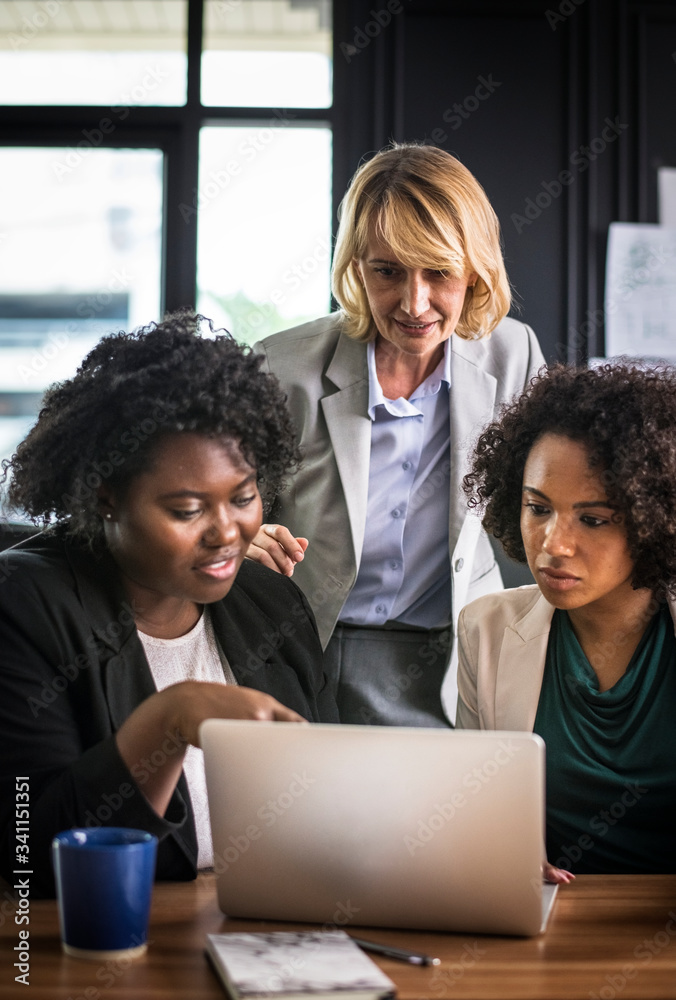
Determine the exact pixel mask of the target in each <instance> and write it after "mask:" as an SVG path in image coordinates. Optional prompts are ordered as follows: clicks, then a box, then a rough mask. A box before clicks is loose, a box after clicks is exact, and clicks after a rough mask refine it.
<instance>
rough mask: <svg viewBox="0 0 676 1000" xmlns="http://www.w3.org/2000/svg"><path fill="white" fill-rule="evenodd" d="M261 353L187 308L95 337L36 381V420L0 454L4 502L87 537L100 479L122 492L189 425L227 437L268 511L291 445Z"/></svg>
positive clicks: (94, 524)
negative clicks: (168, 438)
mask: <svg viewBox="0 0 676 1000" xmlns="http://www.w3.org/2000/svg"><path fill="white" fill-rule="evenodd" d="M205 325H206V329H205V331H204V332H205V333H206V336H202V335H201V329H204V326H205ZM261 364H262V358H261V357H260V356H259V355H256V354H254V353H253V352H252V351H251V350H250V348H246V347H242V346H240V345H239V344H238V343H237V342H236V341H235V340H234V339H233V338H232V336H231V335H230V334H229V333H228V332H227V331H220V330H219V331H215V330H214V328H213V324H212V322H211V320H208V319H205V317H203V316H200V315H196V314H194V313H191V312H185V311H184V312H178V313H174V314H173V315H169V316H167V317H166V318H165V319H164V320H163V321H162V322H161V323H151V324H150V325H149V326H145V327H141V328H140V329H138V330H136V331H135V332H133V333H117V334H111V335H110V336H107V337H104V338H103V339H102V340H101V341H100V342H99V343H98V344H97V345H96V347H95V348H94V349H93V350H92V351H91V352H90V353H89V354H88V355H87V357H86V358H85V359H84V361H83V362H82V364H81V365H80V367H79V368H78V370H77V373H76V375H75V376H74V377H73V378H71V379H68V380H66V381H64V382H57V383H55V384H54V385H52V386H51V387H50V388H49V389H48V390H47V392H46V393H45V396H44V399H43V405H42V409H41V410H40V414H39V416H38V420H37V423H36V424H35V426H34V427H33V428H32V430H31V431H30V432H29V434H28V436H27V437H26V438H25V439H24V440H23V441H22V442H21V444H20V445H19V446H18V448H17V450H16V453H15V454H14V455H13V456H12V458H11V459H10V460H5V461H4V462H3V469H4V477H3V481H5V480H6V479H7V477H8V475H9V476H10V477H11V478H10V483H9V489H8V499H9V502H10V504H11V505H12V506H13V507H14V508H16V509H17V510H21V511H22V512H24V513H25V514H26V515H28V517H29V518H30V519H31V520H32V521H33V522H34V523H36V524H42V525H49V524H52V525H55V526H58V527H59V528H60V529H61V530H63V531H65V533H66V534H67V535H68V536H69V537H70V538H71V539H72V540H73V541H78V542H80V543H82V544H85V545H87V546H89V547H90V548H92V549H94V548H97V547H98V546H99V545H101V544H102V542H103V531H102V528H101V518H100V514H98V513H97V488H98V487H99V486H100V485H101V483H102V482H103V481H104V480H105V481H106V482H107V483H109V484H110V486H111V488H112V489H113V490H114V491H116V492H118V493H120V494H123V493H124V491H125V490H126V488H127V487H128V486H129V484H130V483H131V481H132V480H133V479H134V477H135V476H137V475H138V474H139V473H140V472H142V471H143V470H144V469H146V468H147V467H148V465H149V463H150V461H151V459H152V453H153V451H154V449H155V448H156V447H157V445H158V443H159V441H160V440H161V439H162V438H163V437H164V436H165V435H167V434H171V433H176V432H182V431H192V432H195V433H198V434H204V435H207V436H209V437H218V438H224V439H228V440H234V441H236V442H237V443H238V445H239V448H240V451H241V453H242V455H243V457H244V458H245V459H246V461H247V462H249V464H250V465H251V466H253V468H255V469H256V471H257V474H258V485H259V488H260V491H261V495H262V498H263V503H264V507H265V509H266V510H268V509H269V508H270V506H271V504H272V503H273V501H274V499H275V497H276V496H277V495H278V493H279V491H280V490H281V489H282V487H283V484H284V480H285V477H286V475H287V474H288V473H290V472H291V471H293V470H295V468H296V467H297V465H298V462H299V458H300V455H299V452H298V448H297V445H296V442H295V435H294V431H293V427H292V423H291V418H290V416H289V414H288V412H287V410H286V405H285V401H286V397H285V395H284V393H283V392H282V390H281V389H280V387H279V384H278V382H277V379H276V378H275V377H274V375H270V374H267V373H265V372H263V371H261Z"/></svg>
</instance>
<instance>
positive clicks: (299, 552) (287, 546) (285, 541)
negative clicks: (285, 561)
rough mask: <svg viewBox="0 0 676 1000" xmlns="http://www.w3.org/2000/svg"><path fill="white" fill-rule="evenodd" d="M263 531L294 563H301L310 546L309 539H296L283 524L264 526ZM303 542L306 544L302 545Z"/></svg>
mask: <svg viewBox="0 0 676 1000" xmlns="http://www.w3.org/2000/svg"><path fill="white" fill-rule="evenodd" d="M261 530H262V531H263V532H264V533H265V534H266V535H268V536H269V537H270V538H273V539H274V540H275V541H276V542H277V544H278V545H280V546H281V547H282V549H283V550H284V552H285V553H286V554H287V556H288V557H289V558H290V559H293V561H294V562H300V561H301V559H302V558H303V555H304V553H305V549H306V548H307V546H308V540H307V538H303V539H300V538H296V537H295V535H292V534H291V532H290V531H289V529H288V528H285V527H284V525H283V524H263V525H262V526H261ZM301 541H302V542H304V543H305V544H304V545H302V544H301Z"/></svg>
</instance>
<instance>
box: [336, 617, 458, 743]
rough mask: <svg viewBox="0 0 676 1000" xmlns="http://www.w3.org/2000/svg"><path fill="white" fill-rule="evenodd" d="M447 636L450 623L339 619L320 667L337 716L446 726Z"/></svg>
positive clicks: (359, 721) (349, 719) (359, 722)
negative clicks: (420, 625)
mask: <svg viewBox="0 0 676 1000" xmlns="http://www.w3.org/2000/svg"><path fill="white" fill-rule="evenodd" d="M451 640H452V637H451V630H450V629H449V628H445V629H417V628H411V627H410V626H404V627H401V626H398V625H397V624H396V623H391V624H388V625H386V626H384V627H383V628H369V627H362V626H357V625H341V624H340V623H338V625H337V626H336V629H335V631H334V633H333V635H332V636H331V639H330V641H329V644H328V646H327V647H326V651H325V654H324V663H325V668H324V669H325V670H326V674H327V677H328V680H329V684H330V685H331V686H332V688H333V691H334V694H335V697H336V702H337V704H338V711H339V713H340V721H341V722H346V723H353V724H356V725H367V726H368V725H375V726H432V727H443V728H450V725H451V724H450V722H449V721H448V719H447V718H446V716H445V715H444V713H443V710H442V707H441V684H442V681H443V679H444V674H445V673H446V667H447V664H448V657H449V654H450V647H451Z"/></svg>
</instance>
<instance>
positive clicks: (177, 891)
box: [0, 874, 676, 1000]
mask: <svg viewBox="0 0 676 1000" xmlns="http://www.w3.org/2000/svg"><path fill="white" fill-rule="evenodd" d="M0 914H1V915H0V920H1V921H2V925H1V926H0V938H1V939H2V948H1V950H0V997H22V996H25V997H28V998H30V1000H42V998H45V1000H47V998H49V1000H117V998H119V997H125V998H133V1000H172V998H181V1000H206V998H220V1000H223V997H224V996H225V994H224V992H223V991H222V989H221V987H220V985H219V983H218V980H217V979H216V977H215V976H214V974H213V972H212V971H211V969H210V967H209V966H208V964H207V961H206V959H205V958H204V954H203V947H204V936H205V934H207V933H208V932H216V931H227V930H251V931H255V930H263V929H266V930H269V929H285V930H292V929H297V928H300V929H302V925H297V924H272V923H269V922H262V921H261V922H258V921H244V920H226V919H225V918H224V917H223V915H222V914H221V913H220V911H219V909H218V905H217V903H216V892H215V885H214V876H213V875H208V874H205V875H201V876H200V877H199V878H198V879H197V881H196V882H187V883H164V884H162V883H159V884H158V885H156V886H155V891H154V898H153V910H152V918H151V927H150V947H149V949H148V952H147V954H146V955H145V956H144V957H143V958H141V959H138V960H137V961H136V962H134V963H132V964H128V965H127V966H126V967H125V966H124V965H122V964H120V963H114V962H111V963H108V964H106V963H97V962H84V961H79V960H77V959H73V958H68V957H67V956H65V955H64V954H63V953H62V951H61V948H60V944H59V933H58V917H57V912H56V903H55V902H54V901H53V900H42V901H35V902H32V903H31V906H30V925H29V929H30V939H29V940H30V956H31V958H30V977H29V978H30V986H29V988H28V989H26V987H24V986H22V985H20V984H18V983H16V982H15V981H14V976H15V975H16V974H17V970H16V969H14V968H13V962H14V961H15V960H16V958H15V956H16V952H14V951H13V948H14V946H15V945H16V944H18V942H19V934H18V932H19V927H18V926H17V925H16V924H15V922H14V911H13V909H12V906H11V905H10V903H9V902H8V901H7V899H5V901H4V903H3V904H2V906H0ZM22 926H24V927H25V925H22ZM307 926H308V925H305V927H307ZM355 930H356V929H355ZM356 933H359V932H358V931H356ZM362 933H363V936H364V937H369V938H371V939H372V940H376V941H383V942H391V943H393V944H398V945H401V946H402V947H409V948H415V949H418V950H420V951H424V952H427V953H428V954H434V955H438V956H439V957H440V958H441V959H442V964H441V965H440V966H436V967H431V968H425V969H421V968H416V967H414V966H410V965H406V964H404V963H402V962H395V961H392V960H390V959H380V958H378V959H377V961H378V964H379V965H380V966H381V967H382V968H383V969H384V970H385V972H386V973H387V974H388V975H389V976H390V977H391V978H392V979H393V980H394V981H395V983H396V984H397V987H398V990H399V993H398V995H399V997H400V998H401V1000H425V998H429V1000H443V998H444V997H446V998H452V1000H462V998H470V997H472V998H482V1000H489V998H498V997H499V998H501V1000H511V998H519V1000H527V998H532V1000H549V998H561V1000H575V998H584V1000H596V998H600V1000H615V998H621V1000H636V998H642V997H646V998H652V1000H667V998H670V997H674V998H676V875H665V876H663V875H646V876H624V875H611V876H601V875H587V876H580V877H579V878H578V879H577V881H576V882H575V883H574V884H573V885H571V886H567V887H564V888H563V889H562V890H561V891H560V892H559V896H558V899H557V901H556V903H555V909H554V913H553V915H552V917H551V920H550V924H549V928H548V930H547V933H546V934H545V935H543V936H541V937H536V938H530V939H522V938H504V937H490V936H477V935H461V934H433V933H423V932H420V931H392V930H390V931H387V930H380V929H376V928H368V930H363V932H362ZM372 957H373V956H372Z"/></svg>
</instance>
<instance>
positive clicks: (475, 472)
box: [463, 359, 676, 594]
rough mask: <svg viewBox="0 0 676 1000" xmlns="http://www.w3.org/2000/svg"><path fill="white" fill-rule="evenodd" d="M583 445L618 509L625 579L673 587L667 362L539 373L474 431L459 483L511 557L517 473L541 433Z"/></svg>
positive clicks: (515, 547) (673, 396) (672, 446)
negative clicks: (627, 561) (627, 557)
mask: <svg viewBox="0 0 676 1000" xmlns="http://www.w3.org/2000/svg"><path fill="white" fill-rule="evenodd" d="M548 433H552V434H562V435H565V436H566V437H568V438H571V439H572V440H574V441H579V442H581V443H582V444H584V445H585V446H586V447H587V448H588V450H589V456H590V467H591V468H593V469H594V470H596V471H598V472H599V473H600V476H601V481H602V482H603V484H604V486H605V489H606V493H607V496H608V500H609V501H610V503H611V504H613V505H615V506H616V507H617V510H618V512H619V513H620V514H622V515H623V516H624V521H625V525H626V530H627V540H628V543H629V550H630V553H631V555H632V558H633V560H634V573H633V577H632V584H633V586H634V587H635V588H639V587H649V588H650V589H652V590H653V591H655V592H656V593H661V594H664V593H665V592H667V591H669V592H671V593H676V545H675V544H674V542H675V541H676V369H674V368H671V367H668V366H656V367H651V368H639V367H637V366H636V365H632V364H631V363H630V362H629V361H628V360H627V359H622V361H621V362H620V363H618V364H605V365H602V366H599V367H598V368H592V369H586V368H585V369H583V368H574V367H569V366H566V365H555V366H553V367H552V368H550V369H549V371H541V372H540V374H539V375H538V377H537V378H535V379H533V380H532V382H531V385H530V388H529V389H527V390H526V391H525V392H524V393H523V394H522V395H521V396H520V397H519V398H518V399H516V400H515V401H514V402H513V403H512V404H510V405H508V406H506V407H505V408H504V409H503V411H502V414H501V416H500V418H499V419H498V420H496V421H494V422H493V423H492V424H490V425H489V426H488V427H487V428H486V429H485V430H484V432H483V433H482V435H481V437H480V438H479V440H478V442H477V444H476V447H475V450H474V454H473V456H472V465H471V471H470V473H469V474H468V475H467V476H465V478H464V481H463V488H464V490H465V493H466V494H467V497H468V503H469V506H470V507H472V508H475V509H476V510H477V511H479V512H481V513H482V514H483V526H484V528H485V529H486V530H487V531H488V532H490V534H492V535H494V537H495V538H497V539H498V540H499V541H500V542H501V543H502V546H503V548H504V550H505V552H506V553H507V555H509V556H511V557H512V559H515V560H517V561H518V562H526V554H525V552H524V547H523V542H522V540H521V530H520V517H521V504H522V497H521V490H522V482H523V472H524V467H525V464H526V459H527V457H528V454H529V452H530V450H531V448H532V447H533V444H534V443H535V442H536V441H537V440H538V438H540V437H541V436H542V435H543V434H548Z"/></svg>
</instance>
